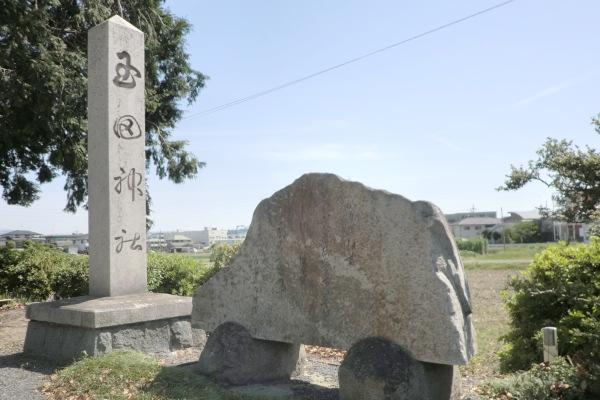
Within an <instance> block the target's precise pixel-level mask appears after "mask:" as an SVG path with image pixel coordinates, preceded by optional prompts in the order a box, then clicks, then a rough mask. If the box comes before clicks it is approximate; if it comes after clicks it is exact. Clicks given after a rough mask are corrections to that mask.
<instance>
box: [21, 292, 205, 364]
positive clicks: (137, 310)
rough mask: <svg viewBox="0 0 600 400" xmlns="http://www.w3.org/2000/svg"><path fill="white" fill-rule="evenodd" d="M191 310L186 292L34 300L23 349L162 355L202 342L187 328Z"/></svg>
mask: <svg viewBox="0 0 600 400" xmlns="http://www.w3.org/2000/svg"><path fill="white" fill-rule="evenodd" d="M191 312H192V299H191V297H181V296H174V295H169V294H162V293H140V294H134V295H126V296H115V297H93V296H82V297H75V298H71V299H65V300H60V301H52V302H47V303H34V304H31V305H29V306H28V307H27V311H26V317H27V318H28V319H29V320H30V321H29V324H28V326H27V334H26V337H25V345H24V349H23V350H24V351H25V352H31V353H38V354H47V355H53V356H57V357H65V358H73V357H74V358H78V357H81V356H82V354H84V352H85V353H87V355H89V356H98V355H101V354H105V353H109V352H111V351H115V350H125V349H130V350H136V351H139V352H142V353H144V354H148V355H152V356H159V357H160V356H163V357H164V356H168V355H169V354H170V353H171V352H173V351H175V350H180V349H184V348H188V347H197V346H202V345H203V344H204V343H205V342H206V333H205V332H204V331H203V330H201V329H192V326H191V321H190V320H191Z"/></svg>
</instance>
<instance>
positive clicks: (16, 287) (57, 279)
mask: <svg viewBox="0 0 600 400" xmlns="http://www.w3.org/2000/svg"><path fill="white" fill-rule="evenodd" d="M88 292H89V289H88V260H87V257H85V256H78V255H74V254H66V253H64V252H63V251H62V250H60V249H58V248H57V247H55V246H49V245H40V244H35V243H29V244H28V245H27V247H26V248H25V250H23V251H19V250H12V249H10V248H8V247H4V248H2V249H0V293H5V294H8V295H10V296H11V297H19V298H27V299H30V300H33V301H44V300H46V299H48V298H49V297H50V296H51V295H53V296H54V297H55V298H57V299H61V298H66V297H75V296H82V295H85V294H87V293H88Z"/></svg>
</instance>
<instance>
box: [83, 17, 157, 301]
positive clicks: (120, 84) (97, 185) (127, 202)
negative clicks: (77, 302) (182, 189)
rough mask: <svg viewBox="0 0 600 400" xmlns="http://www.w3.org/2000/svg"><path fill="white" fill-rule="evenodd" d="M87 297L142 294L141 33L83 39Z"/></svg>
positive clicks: (109, 31)
mask: <svg viewBox="0 0 600 400" xmlns="http://www.w3.org/2000/svg"><path fill="white" fill-rule="evenodd" d="M88 42H89V44H88V110H89V111H88V114H89V117H88V121H89V136H88V149H89V161H88V165H89V166H88V169H89V178H88V188H89V189H88V192H89V226H90V233H89V241H90V295H92V296H120V295H125V294H134V293H143V292H146V290H147V286H146V281H147V277H146V179H145V171H146V157H145V124H144V118H145V93H144V33H143V32H142V31H140V30H139V29H137V28H136V27H135V26H133V25H131V24H130V23H129V22H127V21H125V20H124V19H122V18H121V17H119V16H116V15H115V16H113V17H111V18H110V19H109V20H107V21H106V22H104V23H102V24H100V25H98V26H96V27H94V28H92V29H90V31H89V33H88Z"/></svg>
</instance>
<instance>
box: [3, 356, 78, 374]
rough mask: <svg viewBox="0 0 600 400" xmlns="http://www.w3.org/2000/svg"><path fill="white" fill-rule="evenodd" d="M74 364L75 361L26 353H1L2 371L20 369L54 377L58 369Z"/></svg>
mask: <svg viewBox="0 0 600 400" xmlns="http://www.w3.org/2000/svg"><path fill="white" fill-rule="evenodd" d="M73 362H75V360H68V359H60V358H55V357H50V356H44V355H39V354H31V353H25V352H15V353H0V369H2V368H19V369H25V370H27V371H30V372H35V373H38V374H42V375H52V374H54V373H55V372H56V371H57V370H58V369H61V368H65V367H67V366H69V365H70V364H72V363H73Z"/></svg>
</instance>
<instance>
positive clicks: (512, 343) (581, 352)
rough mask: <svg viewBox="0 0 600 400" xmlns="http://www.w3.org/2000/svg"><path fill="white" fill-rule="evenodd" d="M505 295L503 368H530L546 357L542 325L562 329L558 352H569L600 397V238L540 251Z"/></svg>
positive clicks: (589, 386) (589, 387)
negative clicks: (507, 323)
mask: <svg viewBox="0 0 600 400" xmlns="http://www.w3.org/2000/svg"><path fill="white" fill-rule="evenodd" d="M509 286H510V287H511V288H512V289H514V294H513V295H512V296H510V297H507V298H506V308H507V310H508V313H509V317H510V331H509V333H507V334H506V335H505V336H504V337H503V339H504V340H505V341H506V342H507V343H508V345H507V346H506V347H505V349H504V350H503V351H502V352H501V353H500V367H501V370H502V371H504V372H508V371H516V370H522V369H527V368H529V367H530V366H531V364H533V363H536V362H539V361H540V359H541V358H542V341H541V329H542V328H543V327H545V326H554V327H556V328H557V330H558V346H559V354H560V355H563V356H570V357H571V358H572V360H573V362H574V363H575V364H576V365H577V366H578V368H580V374H581V375H582V376H584V377H585V378H586V384H587V385H588V390H590V391H591V392H592V393H594V395H596V396H600V242H598V241H595V242H593V243H591V244H590V245H578V246H566V245H564V244H562V245H558V246H551V247H549V248H548V249H546V250H545V251H543V252H542V253H540V254H538V255H536V257H535V260H534V262H533V263H532V264H531V266H530V267H529V269H528V270H527V271H526V272H525V273H524V275H523V276H521V277H514V278H513V279H512V280H511V281H510V282H509Z"/></svg>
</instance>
